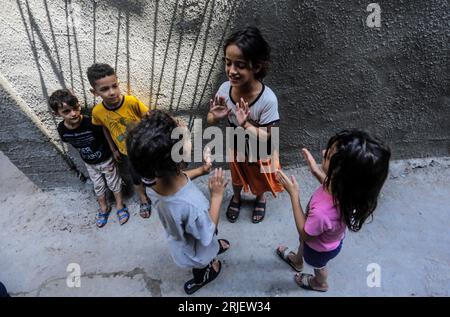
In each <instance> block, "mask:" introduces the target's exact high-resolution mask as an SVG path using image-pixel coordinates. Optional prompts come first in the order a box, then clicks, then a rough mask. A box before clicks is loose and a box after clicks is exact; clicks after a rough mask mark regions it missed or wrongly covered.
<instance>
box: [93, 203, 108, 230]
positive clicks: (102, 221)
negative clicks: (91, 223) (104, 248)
mask: <svg viewBox="0 0 450 317" xmlns="http://www.w3.org/2000/svg"><path fill="white" fill-rule="evenodd" d="M110 212H111V207H108V208H107V210H106V211H102V210H101V209H100V210H99V211H98V214H97V219H96V221H95V224H96V225H97V227H98V228H102V227H104V226H105V225H106V223H107V222H108V217H109V213H110Z"/></svg>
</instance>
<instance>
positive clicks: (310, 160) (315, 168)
mask: <svg viewBox="0 0 450 317" xmlns="http://www.w3.org/2000/svg"><path fill="white" fill-rule="evenodd" d="M302 153H303V157H304V158H305V161H306V163H307V164H308V166H309V169H310V170H311V173H312V174H313V175H314V176H315V177H316V178H317V179H318V180H319V182H320V183H323V181H324V180H325V178H326V175H325V173H324V172H323V171H322V169H321V168H320V166H319V165H317V162H316V160H315V159H314V157H313V156H312V155H311V152H309V151H308V149H306V148H303V149H302Z"/></svg>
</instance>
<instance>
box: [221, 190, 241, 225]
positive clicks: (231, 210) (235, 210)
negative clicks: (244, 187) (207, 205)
mask: <svg viewBox="0 0 450 317" xmlns="http://www.w3.org/2000/svg"><path fill="white" fill-rule="evenodd" d="M240 211H241V201H240V200H237V199H236V198H235V197H234V196H233V197H231V200H230V203H229V204H228V208H227V212H226V213H225V215H226V216H227V219H228V221H229V222H236V220H237V219H238V217H239V213H240Z"/></svg>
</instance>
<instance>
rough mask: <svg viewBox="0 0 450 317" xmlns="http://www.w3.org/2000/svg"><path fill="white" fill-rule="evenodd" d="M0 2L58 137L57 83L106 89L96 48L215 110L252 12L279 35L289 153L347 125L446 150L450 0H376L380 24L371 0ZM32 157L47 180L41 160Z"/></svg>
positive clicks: (138, 87)
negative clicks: (230, 50) (229, 50)
mask: <svg viewBox="0 0 450 317" xmlns="http://www.w3.org/2000/svg"><path fill="white" fill-rule="evenodd" d="M1 3H2V10H1V12H0V21H1V23H0V34H1V37H0V73H1V74H2V75H3V76H4V78H5V81H6V82H7V83H8V85H10V86H11V87H13V89H14V91H15V92H16V93H17V95H18V96H19V97H20V98H22V99H23V101H24V104H25V105H26V107H28V108H29V110H30V111H31V112H32V113H33V114H35V115H36V117H37V118H38V119H39V121H40V122H41V123H42V126H41V128H42V129H44V130H45V131H46V134H48V135H49V136H50V140H52V141H53V142H55V143H57V142H58V141H57V136H56V134H55V127H56V123H57V122H56V120H55V119H54V118H53V117H52V116H51V115H50V114H49V111H48V106H47V102H46V100H47V97H48V95H50V94H51V93H52V92H53V91H54V90H56V89H58V88H60V87H68V88H72V89H73V90H74V91H75V92H76V93H77V95H78V96H79V98H80V100H82V101H83V103H84V104H85V105H86V107H87V108H88V109H87V110H89V109H90V108H91V107H92V106H93V105H94V104H95V102H98V101H99V100H98V99H97V100H95V98H94V97H93V96H92V95H91V94H90V92H89V83H88V82H87V79H86V76H85V72H86V69H87V67H88V66H89V65H91V64H92V63H93V62H95V61H98V62H108V63H110V64H112V65H113V66H114V67H115V68H116V69H117V72H118V75H119V78H120V80H121V87H122V90H123V92H124V93H131V94H134V95H136V96H138V97H139V98H140V99H142V100H143V101H144V102H145V103H147V104H149V105H151V106H152V107H155V106H158V107H159V108H164V109H168V110H171V111H173V112H174V113H176V114H177V115H180V116H183V117H185V118H186V120H187V121H191V122H192V120H193V119H194V118H205V117H206V113H207V104H208V100H209V98H210V97H211V95H212V94H213V93H214V91H215V90H216V89H217V87H218V86H219V85H220V83H221V82H222V81H223V80H224V79H225V77H224V74H223V64H222V62H221V57H222V48H221V46H222V42H223V40H224V38H225V37H226V36H227V35H228V34H230V32H231V31H233V30H235V29H238V28H240V27H242V26H245V25H256V26H258V27H260V28H261V30H262V31H263V33H264V34H265V35H266V38H267V39H268V41H269V43H270V44H271V46H272V48H273V54H272V60H273V63H272V69H271V71H270V73H269V76H268V77H267V78H266V83H267V84H268V85H269V86H271V87H272V89H273V90H274V91H275V93H276V94H277V96H278V98H279V102H280V112H281V119H282V123H281V133H280V134H281V154H282V155H281V159H282V164H283V165H284V166H287V165H294V164H297V163H299V162H300V163H301V161H300V156H299V154H298V150H299V149H300V148H301V147H303V146H308V147H310V148H311V149H312V150H313V151H318V150H319V149H320V148H321V147H323V146H324V145H325V144H326V141H327V140H328V138H329V136H330V135H332V134H333V133H334V132H336V131H338V130H340V129H343V128H348V127H357V128H364V129H366V130H368V131H370V132H373V133H376V134H378V135H379V136H380V137H382V138H384V139H385V140H386V141H387V142H388V143H389V144H390V145H391V147H392V149H393V152H394V157H396V158H402V157H423V156H431V155H433V156H436V155H448V154H449V152H448V150H449V148H450V123H449V122H450V120H449V118H450V85H449V84H450V78H449V77H450V75H449V74H450V69H449V63H448V57H449V53H450V51H449V37H450V30H449V29H450V27H449V24H448V23H449V22H448V21H449V20H450V19H449V18H450V16H449V13H450V4H449V2H448V1H420V0H414V1H395V2H394V1H378V4H379V5H380V7H381V27H380V28H369V27H368V26H367V25H366V18H367V16H368V15H369V14H370V13H369V12H367V11H366V8H367V6H368V4H369V3H370V1H356V0H353V1H325V0H321V1H312V0H310V1H294V0H281V1H261V0H252V1H239V0H228V1H226V0H200V1H194V0H170V1H169V0H166V1H163V0H133V1H119V0H104V1H91V0H33V1H31V0H2V1H1ZM2 102H3V101H2ZM2 109H5V107H3V108H2ZM5 111H12V110H11V108H10V110H5ZM8 116H9V114H7V115H6V117H8ZM3 118H4V116H3V117H2V125H3V120H4V119H3ZM19 135H20V132H19ZM0 143H2V144H3V146H2V149H3V151H4V152H5V153H6V154H7V155H9V154H8V153H11V151H10V148H9V147H8V146H9V145H8V144H10V143H8V142H3V140H2V142H0ZM41 146H46V145H45V142H43V143H39V144H36V147H35V148H36V150H37V151H38V150H39V149H40V148H39V147H41ZM317 153H318V152H317ZM16 157H17V159H16V160H12V161H14V162H15V164H16V165H18V166H19V168H20V166H21V164H20V162H19V161H20V155H17V156H16ZM74 161H76V160H75V159H74ZM76 164H77V165H78V166H79V165H80V164H79V163H76ZM79 167H80V169H81V166H79ZM29 170H30V171H31V170H32V171H33V173H35V174H39V175H41V176H42V177H45V178H48V180H49V182H51V179H52V177H53V176H52V174H50V173H48V171H47V170H45V169H42V168H41V167H40V166H38V165H31V166H30V169H29ZM30 171H28V172H27V173H30Z"/></svg>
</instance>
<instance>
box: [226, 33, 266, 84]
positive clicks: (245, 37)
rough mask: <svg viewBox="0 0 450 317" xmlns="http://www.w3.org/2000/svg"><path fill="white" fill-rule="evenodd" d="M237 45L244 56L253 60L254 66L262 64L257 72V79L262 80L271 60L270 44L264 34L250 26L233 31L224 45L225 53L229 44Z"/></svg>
mask: <svg viewBox="0 0 450 317" xmlns="http://www.w3.org/2000/svg"><path fill="white" fill-rule="evenodd" d="M232 44H234V45H236V46H237V47H239V48H240V49H241V51H242V54H243V55H244V57H245V58H246V59H247V60H248V61H250V62H251V64H252V65H253V67H255V66H256V65H260V66H261V69H260V71H259V72H258V73H256V74H255V78H256V79H260V80H262V79H263V78H264V77H266V75H267V71H268V68H269V62H270V46H269V44H268V43H267V42H266V40H265V39H264V37H263V36H262V34H261V32H260V31H259V29H258V28H256V27H254V26H249V27H247V28H245V29H243V30H240V31H237V32H235V33H233V34H232V35H231V36H230V37H229V38H228V39H226V41H225V44H224V46H223V54H224V55H225V54H226V50H227V47H228V46H229V45H232Z"/></svg>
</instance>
